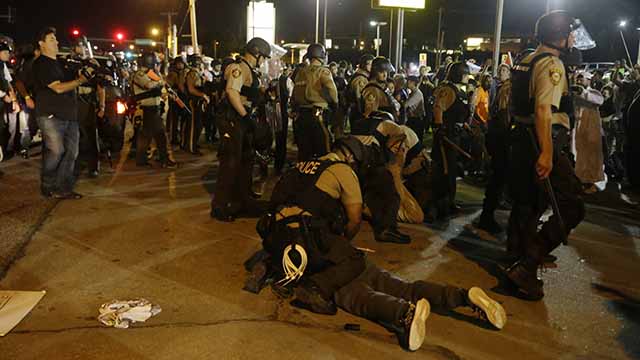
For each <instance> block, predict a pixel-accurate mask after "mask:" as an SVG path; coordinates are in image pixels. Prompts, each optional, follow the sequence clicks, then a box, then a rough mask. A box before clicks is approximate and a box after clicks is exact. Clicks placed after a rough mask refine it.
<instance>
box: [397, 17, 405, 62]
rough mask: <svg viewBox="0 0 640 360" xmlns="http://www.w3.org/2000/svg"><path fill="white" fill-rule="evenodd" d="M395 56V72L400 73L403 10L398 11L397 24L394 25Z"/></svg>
mask: <svg viewBox="0 0 640 360" xmlns="http://www.w3.org/2000/svg"><path fill="white" fill-rule="evenodd" d="M396 25H397V28H396V54H395V66H396V71H400V66H402V45H403V38H404V9H402V8H399V9H398V23H397V24H396Z"/></svg>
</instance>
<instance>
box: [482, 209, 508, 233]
mask: <svg viewBox="0 0 640 360" xmlns="http://www.w3.org/2000/svg"><path fill="white" fill-rule="evenodd" d="M477 226H478V228H479V229H481V230H484V231H486V232H488V233H489V234H493V235H497V234H500V233H502V232H503V231H504V230H503V229H502V227H501V226H500V224H498V222H497V221H496V219H495V218H494V217H493V214H488V213H485V212H484V211H483V212H482V214H481V215H480V220H479V221H478V225H477Z"/></svg>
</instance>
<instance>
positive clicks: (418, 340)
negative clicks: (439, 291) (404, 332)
mask: <svg viewBox="0 0 640 360" xmlns="http://www.w3.org/2000/svg"><path fill="white" fill-rule="evenodd" d="M430 313H431V306H430V305H429V302H428V301H427V300H426V299H420V300H418V302H417V303H416V309H415V312H414V313H413V320H412V321H411V327H410V328H409V351H416V350H418V349H420V347H421V346H422V343H423V342H424V336H425V332H426V328H427V318H428V317H429V314H430Z"/></svg>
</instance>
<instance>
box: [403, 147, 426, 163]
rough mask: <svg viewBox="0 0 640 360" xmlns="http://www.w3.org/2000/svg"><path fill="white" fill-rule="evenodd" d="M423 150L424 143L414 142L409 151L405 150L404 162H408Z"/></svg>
mask: <svg viewBox="0 0 640 360" xmlns="http://www.w3.org/2000/svg"><path fill="white" fill-rule="evenodd" d="M422 150H424V145H422V143H421V142H418V143H417V144H415V145H414V146H413V147H412V148H411V149H409V151H407V155H406V156H405V160H404V163H405V164H409V163H411V161H413V159H415V158H416V156H418V155H420V153H421V152H422Z"/></svg>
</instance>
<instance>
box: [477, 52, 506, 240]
mask: <svg viewBox="0 0 640 360" xmlns="http://www.w3.org/2000/svg"><path fill="white" fill-rule="evenodd" d="M498 76H499V83H498V84H499V85H498V90H497V93H496V98H495V100H494V102H493V104H492V106H491V118H490V120H489V123H488V126H487V128H488V129H487V137H486V146H487V151H488V152H489V155H490V156H491V175H490V176H489V182H488V183H487V187H486V190H485V194H484V202H483V204H482V214H481V215H480V219H479V221H478V224H477V226H478V227H479V228H480V229H482V230H485V231H487V232H489V233H491V234H499V233H501V232H502V227H501V226H500V224H498V222H497V221H496V219H495V216H494V214H495V211H496V210H497V209H498V206H499V205H500V201H501V200H502V197H503V194H504V191H505V188H506V185H507V178H508V175H507V174H508V158H509V130H510V127H511V113H510V111H511V67H510V66H509V65H507V64H501V65H500V66H499V67H498Z"/></svg>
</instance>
